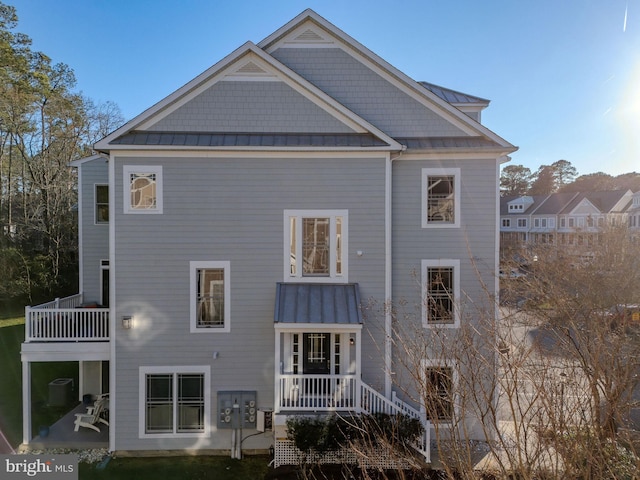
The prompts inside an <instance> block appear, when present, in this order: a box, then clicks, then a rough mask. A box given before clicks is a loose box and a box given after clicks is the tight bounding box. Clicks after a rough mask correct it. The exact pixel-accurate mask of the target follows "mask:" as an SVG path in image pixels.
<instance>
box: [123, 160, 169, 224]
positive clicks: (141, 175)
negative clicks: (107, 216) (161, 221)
mask: <svg viewBox="0 0 640 480" xmlns="http://www.w3.org/2000/svg"><path fill="white" fill-rule="evenodd" d="M123 172H124V179H123V192H124V199H123V200H124V213H162V203H163V202H162V167H161V166H143V165H125V166H124V168H123Z"/></svg>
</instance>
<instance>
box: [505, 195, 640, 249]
mask: <svg viewBox="0 0 640 480" xmlns="http://www.w3.org/2000/svg"><path fill="white" fill-rule="evenodd" d="M611 226H627V227H628V228H629V231H630V232H632V233H633V232H635V233H638V232H640V191H639V192H636V193H633V192H631V190H613V191H602V192H571V193H552V194H548V195H526V196H506V197H501V198H500V241H501V245H502V247H503V248H505V247H509V246H525V245H529V246H530V245H557V246H563V247H572V246H576V247H582V246H584V247H590V246H593V245H595V244H596V243H597V241H598V235H599V234H600V233H601V232H602V231H603V230H604V229H605V228H609V227H611Z"/></svg>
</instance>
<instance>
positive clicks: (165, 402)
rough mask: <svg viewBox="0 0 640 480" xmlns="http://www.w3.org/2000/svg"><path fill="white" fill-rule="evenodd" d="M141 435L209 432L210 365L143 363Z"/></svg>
mask: <svg viewBox="0 0 640 480" xmlns="http://www.w3.org/2000/svg"><path fill="white" fill-rule="evenodd" d="M139 372H140V383H139V385H140V387H139V388H140V399H139V402H140V417H139V418H140V424H139V435H140V437H141V438H142V437H157V436H167V437H201V436H203V435H205V436H206V435H208V434H209V424H210V423H211V422H210V420H209V411H210V393H209V391H210V378H209V377H210V367H209V366H182V367H140V370H139Z"/></svg>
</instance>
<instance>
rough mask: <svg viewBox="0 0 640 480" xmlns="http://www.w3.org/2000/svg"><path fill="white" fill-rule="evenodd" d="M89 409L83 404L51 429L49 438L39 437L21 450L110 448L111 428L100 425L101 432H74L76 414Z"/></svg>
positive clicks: (22, 446)
mask: <svg viewBox="0 0 640 480" xmlns="http://www.w3.org/2000/svg"><path fill="white" fill-rule="evenodd" d="M86 411H87V407H86V406H85V405H83V404H82V403H80V404H78V406H76V407H75V408H74V409H73V410H71V411H70V412H68V413H67V414H66V415H65V416H64V417H62V418H61V419H60V420H58V421H57V422H56V423H54V424H53V425H51V427H49V434H48V435H47V436H44V437H43V436H40V435H37V436H36V437H34V438H33V439H32V440H31V442H30V443H29V445H21V447H20V449H21V450H41V449H48V448H71V449H97V448H108V447H109V427H108V426H106V425H104V424H99V425H98V428H99V429H100V432H96V431H95V430H91V429H89V428H80V430H79V431H77V432H74V430H73V429H74V426H75V425H74V422H75V419H76V416H75V414H76V413H85V412H86Z"/></svg>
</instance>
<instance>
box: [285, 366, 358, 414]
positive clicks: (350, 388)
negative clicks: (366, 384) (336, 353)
mask: <svg viewBox="0 0 640 480" xmlns="http://www.w3.org/2000/svg"><path fill="white" fill-rule="evenodd" d="M356 393H357V389H356V376H355V375H293V374H281V375H280V376H279V380H278V399H277V405H279V409H278V410H282V409H290V410H297V411H304V410H308V411H316V410H355V409H357V408H358V403H357V402H358V400H359V397H358V396H357V395H356Z"/></svg>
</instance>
